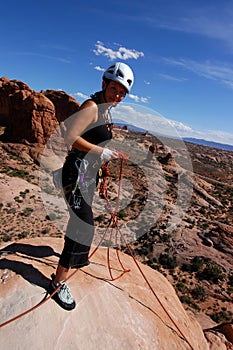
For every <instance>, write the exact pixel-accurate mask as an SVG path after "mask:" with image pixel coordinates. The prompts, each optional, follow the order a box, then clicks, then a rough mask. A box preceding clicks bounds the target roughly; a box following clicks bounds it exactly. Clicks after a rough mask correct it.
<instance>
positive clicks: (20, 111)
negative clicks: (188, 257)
mask: <svg viewBox="0 0 233 350" xmlns="http://www.w3.org/2000/svg"><path fill="white" fill-rule="evenodd" d="M79 106H80V104H79V102H78V101H76V99H75V98H73V97H72V96H70V95H68V94H66V93H65V92H64V91H55V90H46V91H41V92H35V91H33V90H32V89H31V88H30V87H29V86H28V85H27V84H25V83H23V82H21V81H18V80H9V79H8V78H6V77H3V78H1V79H0V111H1V112H0V125H1V126H6V129H5V132H4V135H3V140H4V141H5V142H18V143H25V142H29V143H31V144H33V143H37V144H45V143H46V142H47V140H48V139H49V137H50V135H51V134H52V132H53V131H54V130H55V129H56V127H57V126H58V125H59V124H60V123H61V122H63V121H64V120H65V119H67V118H68V117H69V116H70V115H72V114H73V113H74V112H76V111H77V110H78V108H79Z"/></svg>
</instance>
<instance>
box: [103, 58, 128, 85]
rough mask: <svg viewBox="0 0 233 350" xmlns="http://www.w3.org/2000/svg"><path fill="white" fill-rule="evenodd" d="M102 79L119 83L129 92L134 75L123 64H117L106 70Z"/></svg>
mask: <svg viewBox="0 0 233 350" xmlns="http://www.w3.org/2000/svg"><path fill="white" fill-rule="evenodd" d="M103 78H106V79H110V80H114V81H117V82H118V83H121V84H122V85H123V86H124V87H125V88H126V90H127V92H129V91H130V89H131V87H132V85H133V82H134V75H133V71H132V69H131V68H130V67H129V66H128V65H127V64H125V63H122V62H117V63H114V64H113V65H112V66H110V67H109V68H107V69H106V71H105V72H104V75H103Z"/></svg>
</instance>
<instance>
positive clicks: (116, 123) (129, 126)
mask: <svg viewBox="0 0 233 350" xmlns="http://www.w3.org/2000/svg"><path fill="white" fill-rule="evenodd" d="M113 122H114V124H115V125H117V126H119V127H123V126H127V128H128V129H129V130H132V131H136V132H146V130H145V129H142V128H139V127H138V126H135V125H133V124H127V123H125V122H124V121H121V120H114V121H113Z"/></svg>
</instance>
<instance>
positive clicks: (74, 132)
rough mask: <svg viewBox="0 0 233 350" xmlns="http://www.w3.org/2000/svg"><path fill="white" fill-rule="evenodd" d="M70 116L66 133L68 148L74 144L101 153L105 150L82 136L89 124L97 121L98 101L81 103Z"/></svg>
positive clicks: (82, 149) (88, 150)
mask: <svg viewBox="0 0 233 350" xmlns="http://www.w3.org/2000/svg"><path fill="white" fill-rule="evenodd" d="M70 118H71V122H70V123H69V124H70V125H69V126H68V128H67V131H66V134H65V143H66V144H67V146H68V148H69V147H70V146H73V147H75V148H77V149H78V150H79V151H84V152H93V153H98V154H101V153H102V151H103V148H102V147H99V146H96V145H94V144H92V143H90V142H88V141H86V140H84V139H83V138H82V137H81V136H80V135H82V133H83V132H84V131H85V130H86V129H87V128H88V126H90V125H91V124H93V123H95V122H96V121H97V119H98V107H97V105H96V103H94V102H93V101H91V100H87V101H86V102H84V103H83V104H82V105H81V107H80V109H79V111H78V112H77V113H75V114H73V115H72V116H71V117H70Z"/></svg>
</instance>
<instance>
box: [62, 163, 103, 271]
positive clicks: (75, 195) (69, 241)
mask: <svg viewBox="0 0 233 350" xmlns="http://www.w3.org/2000/svg"><path fill="white" fill-rule="evenodd" d="M75 164H76V165H75ZM96 172H97V170H95V171H92V173H91V172H89V173H88V174H86V177H85V176H84V180H83V183H82V184H79V185H78V186H77V178H78V169H77V163H75V159H74V158H73V157H70V159H69V158H68V160H67V161H66V162H65V164H64V166H63V174H62V181H63V187H64V195H65V199H66V201H67V205H68V209H69V215H70V218H69V221H68V225H67V229H66V235H65V243H64V248H63V251H62V253H61V256H60V261H59V263H60V265H61V266H63V267H65V268H70V267H71V268H77V267H82V266H85V265H88V264H89V260H88V256H89V251H90V247H91V243H92V240H93V236H94V218H93V212H92V201H93V196H94V192H95V188H96ZM75 188H76V190H75V191H74V189H75Z"/></svg>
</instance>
